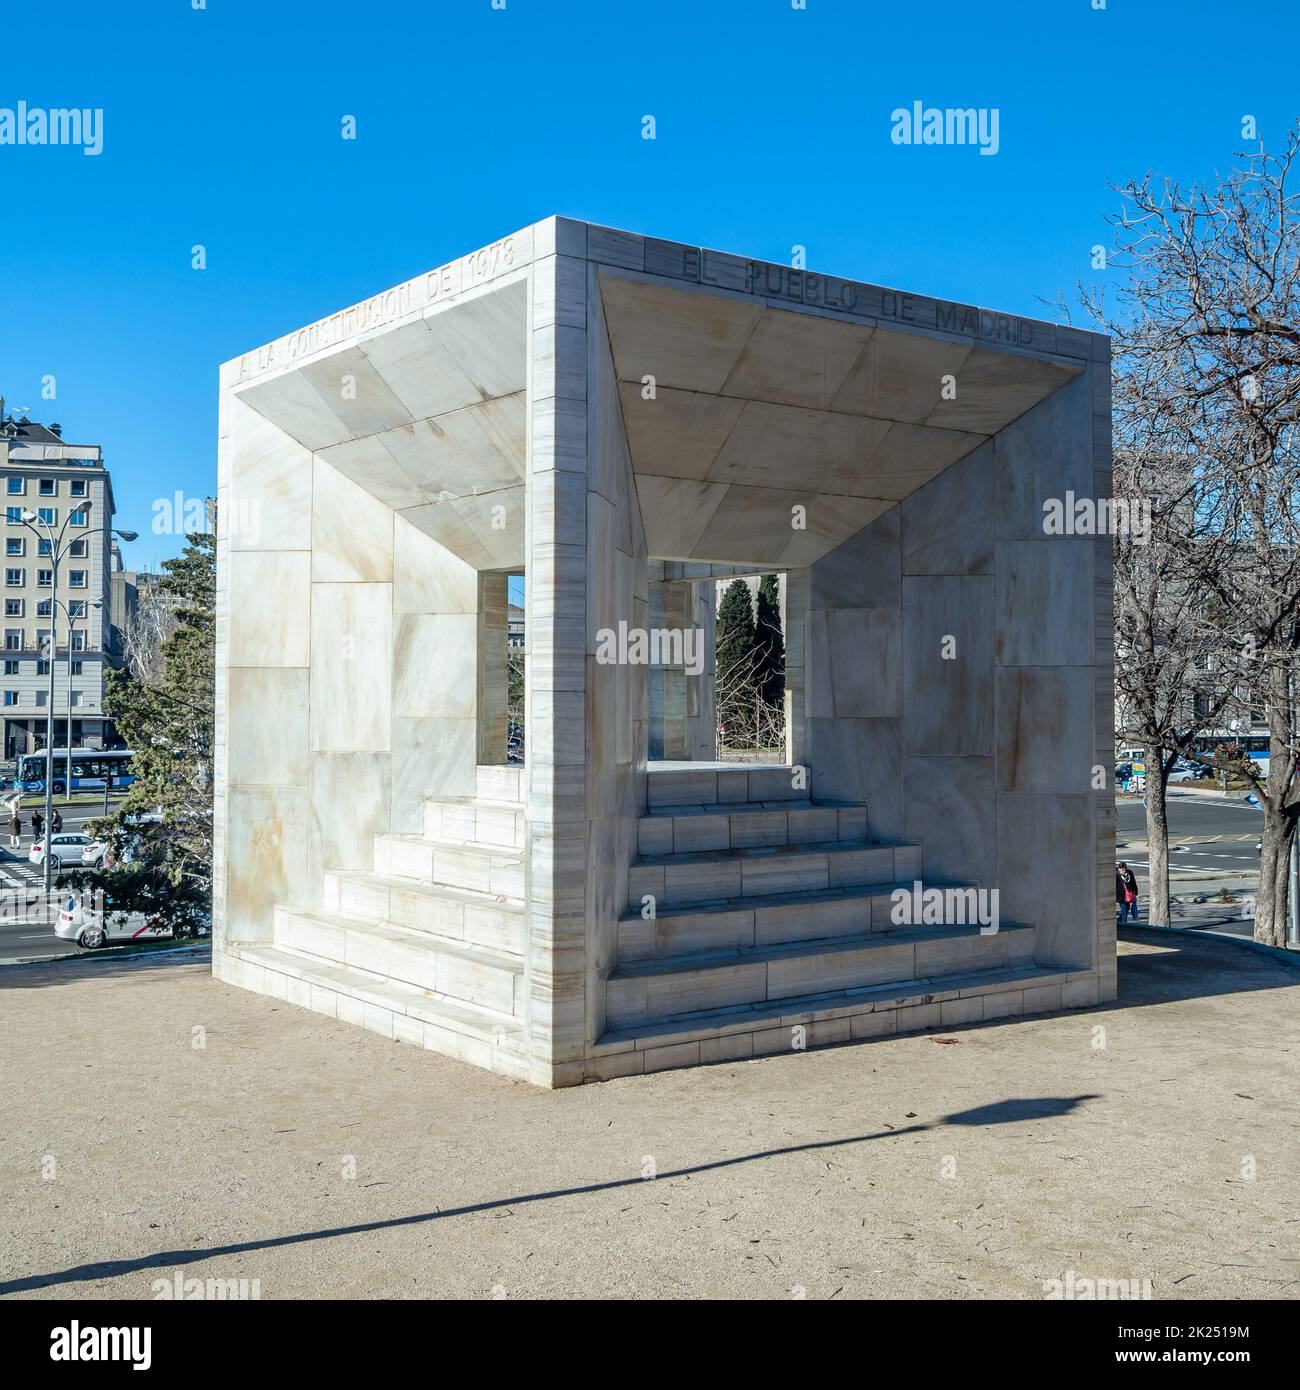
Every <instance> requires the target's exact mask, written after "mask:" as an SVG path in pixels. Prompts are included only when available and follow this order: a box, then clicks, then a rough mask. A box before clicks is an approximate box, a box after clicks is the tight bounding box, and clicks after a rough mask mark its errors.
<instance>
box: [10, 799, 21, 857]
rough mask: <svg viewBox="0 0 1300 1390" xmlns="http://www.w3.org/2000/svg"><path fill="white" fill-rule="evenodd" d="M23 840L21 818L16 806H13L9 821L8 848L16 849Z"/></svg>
mask: <svg viewBox="0 0 1300 1390" xmlns="http://www.w3.org/2000/svg"><path fill="white" fill-rule="evenodd" d="M22 842H23V818H22V817H21V816H20V815H19V814H18V807H17V806H15V807H14V813H13V817H12V819H11V820H10V822H9V848H10V849H18V848H20V847H21V845H22Z"/></svg>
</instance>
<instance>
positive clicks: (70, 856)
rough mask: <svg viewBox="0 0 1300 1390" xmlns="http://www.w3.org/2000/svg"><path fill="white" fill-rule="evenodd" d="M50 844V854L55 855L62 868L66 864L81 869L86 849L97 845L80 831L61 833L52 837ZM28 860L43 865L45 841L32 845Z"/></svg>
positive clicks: (38, 841)
mask: <svg viewBox="0 0 1300 1390" xmlns="http://www.w3.org/2000/svg"><path fill="white" fill-rule="evenodd" d="M50 842H51V844H52V846H53V848H52V849H51V851H50V852H51V853H52V854H53V855H54V858H55V860H56V861H57V863H58V865H59V867H60V868H62V867H63V865H65V864H75V865H76V866H77V868H79V869H80V868H82V867H83V860H82V854H83V853H84V852H85V850H86V847H87V846H88V845H93V844H94V843H95V841H94V840H93V839H91V837H90V836H89V835H83V834H82V833H81V832H80V831H60V832H59V833H58V834H57V835H54V836H52V837H51V841H50ZM27 858H28V861H29V862H30V863H32V864H43V863H44V862H45V841H44V840H37V841H36V842H35V843H34V844H33V845H32V847H31V850H30V852H29V853H28V855H27Z"/></svg>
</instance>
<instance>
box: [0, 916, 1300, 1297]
mask: <svg viewBox="0 0 1300 1390" xmlns="http://www.w3.org/2000/svg"><path fill="white" fill-rule="evenodd" d="M1119 982H1120V998H1119V1001H1118V1002H1117V1003H1115V1004H1108V1005H1105V1006H1102V1007H1099V1008H1095V1009H1089V1010H1084V1011H1081V1012H1071V1013H1061V1014H1055V1015H1043V1016H1035V1017H1033V1018H1028V1019H1022V1020H1008V1021H1006V1022H1005V1023H995V1024H985V1025H981V1026H977V1027H969V1028H962V1029H956V1030H952V1031H949V1032H947V1033H945V1034H942V1035H939V1036H937V1037H936V1036H929V1035H924V1034H921V1035H915V1036H908V1037H903V1038H885V1039H880V1040H877V1041H875V1042H872V1043H868V1044H865V1045H860V1046H852V1047H839V1048H829V1049H825V1050H818V1051H812V1052H791V1053H788V1054H783V1055H778V1056H772V1057H768V1058H763V1059H758V1060H753V1061H746V1062H738V1063H727V1064H724V1065H720V1066H713V1067H700V1068H695V1069H692V1070H688V1071H678V1072H662V1073H657V1074H654V1075H651V1076H644V1077H635V1078H628V1079H625V1080H622V1081H612V1082H607V1083H605V1084H604V1085H599V1086H584V1087H580V1088H576V1089H574V1090H569V1091H557V1092H547V1091H540V1090H534V1089H532V1088H530V1087H527V1086H524V1085H521V1084H516V1083H512V1082H509V1081H506V1080H503V1079H502V1078H500V1077H496V1076H493V1075H491V1074H490V1073H487V1072H480V1071H476V1070H474V1069H472V1068H469V1067H464V1066H461V1065H459V1064H457V1063H455V1062H452V1061H450V1060H448V1059H446V1058H443V1057H441V1056H438V1055H437V1054H434V1053H430V1052H423V1051H420V1050H418V1049H416V1048H413V1047H408V1046H405V1045H403V1044H399V1043H390V1042H386V1041H385V1040H383V1039H382V1038H379V1037H377V1036H375V1035H374V1034H371V1033H366V1032H363V1031H361V1030H359V1029H353V1028H350V1027H348V1026H346V1025H344V1024H339V1023H336V1022H333V1021H331V1020H329V1019H327V1018H324V1017H322V1016H321V1015H318V1014H312V1013H308V1012H305V1011H304V1010H301V1009H296V1008H292V1007H290V1006H289V1005H287V1004H283V1003H278V1002H276V1001H275V1000H272V999H269V998H264V997H262V996H259V995H253V994H248V993H245V992H244V991H241V990H234V989H227V988H225V987H223V986H221V985H220V984H218V983H216V982H215V981H214V980H213V979H212V977H211V975H210V974H209V972H208V966H207V962H206V958H205V956H204V955H203V954H201V953H200V954H195V955H193V956H182V955H179V954H177V955H172V956H169V957H153V958H137V959H136V960H135V961H133V962H103V961H99V960H96V959H94V958H90V959H87V960H78V961H68V962H62V963H59V964H54V965H35V966H22V967H10V968H8V969H4V970H0V991H3V993H2V994H0V1048H3V1053H4V1056H5V1066H4V1068H3V1070H2V1071H0V1107H2V1108H3V1114H4V1115H5V1124H4V1127H3V1131H2V1132H0V1164H2V1165H3V1171H4V1173H5V1175H6V1179H7V1181H6V1182H5V1184H4V1185H3V1188H0V1203H2V1204H3V1206H2V1209H0V1221H2V1222H3V1224H4V1228H5V1230H6V1232H7V1240H6V1242H5V1245H4V1255H3V1261H2V1262H0V1294H7V1295H9V1296H17V1297H42V1298H50V1297H56V1298H57V1297H104V1298H121V1297H142V1298H148V1297H150V1296H151V1295H152V1293H153V1291H154V1290H153V1281H154V1280H166V1281H167V1282H168V1283H169V1284H170V1283H171V1282H172V1281H173V1280H174V1279H175V1278H176V1277H177V1276H178V1275H182V1276H184V1277H185V1278H198V1279H209V1278H220V1279H238V1278H246V1279H250V1280H253V1279H255V1280H257V1281H258V1290H259V1293H260V1296H261V1297H263V1298H326V1297H382V1298H403V1297H449V1296H463V1297H469V1298H489V1297H504V1298H529V1297H541V1296H547V1297H554V1298H565V1299H569V1298H587V1297H589V1298H607V1297H620V1298H629V1297H643V1298H646V1297H649V1298H683V1297H704V1298H721V1297H728V1296H730V1297H741V1298H744V1297H764V1298H776V1299H788V1298H792V1297H795V1298H797V1297H804V1296H806V1297H808V1298H826V1299H829V1298H887V1297H902V1296H919V1297H934V1298H970V1299H978V1298H992V1297H1011V1298H1028V1299H1037V1298H1042V1297H1043V1294H1044V1283H1045V1281H1047V1280H1049V1279H1062V1278H1063V1277H1064V1276H1065V1275H1066V1273H1067V1271H1074V1273H1075V1274H1076V1275H1077V1276H1078V1277H1081V1278H1082V1277H1089V1278H1108V1279H1119V1278H1123V1279H1131V1278H1136V1279H1139V1280H1140V1279H1150V1280H1151V1292H1152V1296H1153V1297H1154V1298H1188V1297H1203V1298H1227V1299H1243V1298H1293V1297H1294V1296H1295V1294H1296V1291H1297V1288H1300V1264H1298V1263H1297V1261H1296V1252H1295V1242H1294V1240H1293V1239H1292V1238H1291V1237H1290V1235H1289V1234H1288V1233H1289V1232H1293V1231H1295V1230H1297V1229H1300V1151H1298V1150H1297V1146H1296V1144H1295V1142H1294V1135H1295V1132H1296V1122H1297V1118H1298V1116H1297V1106H1296V1096H1297V1094H1300V1050H1297V1049H1296V1048H1294V1047H1289V1046H1287V1045H1286V1041H1285V1040H1286V1039H1287V1038H1288V1037H1290V1036H1291V1034H1292V1032H1293V1031H1294V1021H1295V1017H1296V1013H1297V1010H1298V1009H1300V972H1297V971H1296V970H1294V969H1292V968H1289V966H1288V965H1287V964H1280V963H1278V962H1277V961H1275V960H1274V959H1272V958H1270V957H1267V956H1263V955H1260V954H1257V953H1255V952H1252V951H1248V950H1244V949H1241V948H1239V947H1237V946H1235V945H1233V944H1231V943H1229V942H1224V941H1221V940H1217V939H1216V940H1208V939H1200V938H1188V937H1185V936H1177V937H1175V936H1172V935H1171V936H1170V937H1169V938H1168V940H1167V941H1164V940H1155V941H1149V940H1144V941H1142V942H1131V941H1124V942H1121V945H1120V974H1119ZM1099 1029H1100V1030H1102V1031H1100V1032H1099V1031H1098V1030H1099ZM1247 1159H1249V1163H1248V1162H1247Z"/></svg>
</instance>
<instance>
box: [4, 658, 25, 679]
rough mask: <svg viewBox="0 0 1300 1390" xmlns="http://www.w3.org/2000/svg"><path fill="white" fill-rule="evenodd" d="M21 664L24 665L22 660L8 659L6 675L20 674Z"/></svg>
mask: <svg viewBox="0 0 1300 1390" xmlns="http://www.w3.org/2000/svg"><path fill="white" fill-rule="evenodd" d="M21 665H22V662H20V661H6V662H5V675H6V676H16V675H17V674H18V668H19V667H20V666H21Z"/></svg>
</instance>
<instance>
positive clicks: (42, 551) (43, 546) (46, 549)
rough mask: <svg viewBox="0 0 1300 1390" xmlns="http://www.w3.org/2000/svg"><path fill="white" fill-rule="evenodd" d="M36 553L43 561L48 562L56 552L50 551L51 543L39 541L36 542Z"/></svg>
mask: <svg viewBox="0 0 1300 1390" xmlns="http://www.w3.org/2000/svg"><path fill="white" fill-rule="evenodd" d="M36 553H37V555H39V556H41V557H42V558H43V559H46V560H48V559H49V558H50V556H51V555H52V554H53V553H54V552H53V551H52V550H51V549H50V543H49V541H43V540H39V539H38V540H37V542H36Z"/></svg>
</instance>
